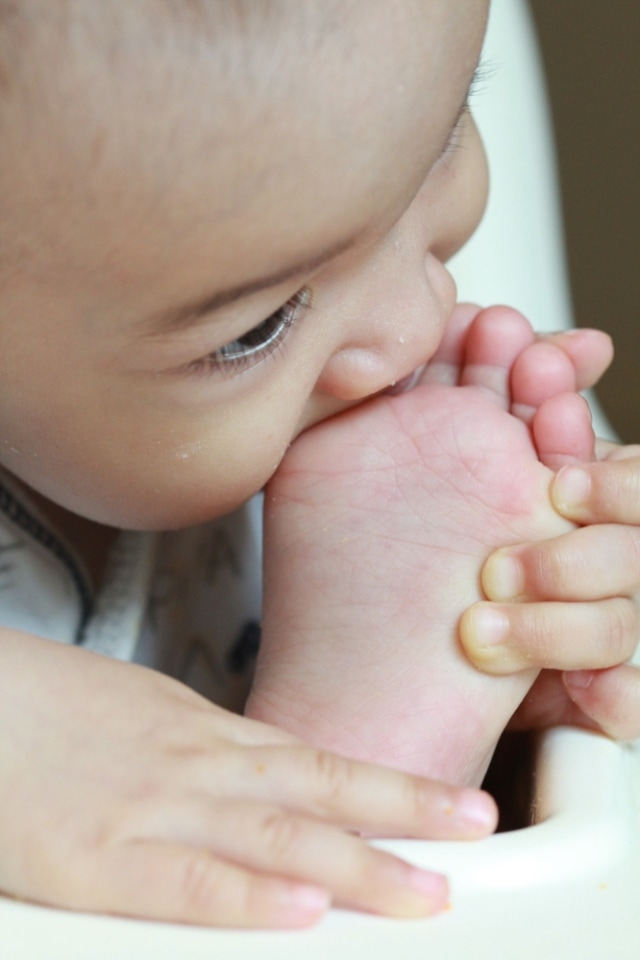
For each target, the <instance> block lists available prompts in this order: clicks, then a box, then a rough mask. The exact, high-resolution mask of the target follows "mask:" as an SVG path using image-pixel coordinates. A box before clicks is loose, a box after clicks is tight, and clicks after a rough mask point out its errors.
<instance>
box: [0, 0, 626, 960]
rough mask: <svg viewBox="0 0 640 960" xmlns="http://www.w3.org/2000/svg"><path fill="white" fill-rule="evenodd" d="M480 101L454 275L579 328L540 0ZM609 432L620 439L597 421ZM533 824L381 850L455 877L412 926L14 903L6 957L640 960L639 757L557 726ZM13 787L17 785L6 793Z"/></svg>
mask: <svg viewBox="0 0 640 960" xmlns="http://www.w3.org/2000/svg"><path fill="white" fill-rule="evenodd" d="M486 58H487V60H488V61H490V62H491V63H492V64H493V66H495V68H496V72H495V75H494V76H493V77H492V78H491V80H490V82H489V84H488V88H487V91H486V92H485V94H484V95H483V96H480V97H479V98H478V101H477V103H476V104H475V105H474V106H475V112H476V117H477V120H478V123H479V126H480V129H481V131H482V133H483V135H484V137H485V142H486V144H487V148H488V153H489V158H490V165H491V169H492V180H493V184H494V186H493V189H492V195H491V199H490V203H489V207H488V210H487V215H486V217H485V220H484V223H483V225H482V226H481V228H480V230H479V231H478V233H477V235H476V237H475V238H474V239H473V241H472V242H471V243H470V244H469V245H468V247H467V248H466V249H465V250H464V251H462V253H461V254H459V255H458V256H457V257H456V259H455V261H454V263H453V265H452V268H453V271H454V273H455V275H456V278H457V280H458V284H459V289H460V295H461V298H462V299H469V300H475V301H477V302H480V303H495V302H505V303H509V304H512V305H514V306H516V307H518V308H520V309H522V310H523V311H524V313H525V314H527V315H528V316H529V317H530V318H531V320H532V321H533V324H534V326H535V327H537V328H538V329H548V330H557V329H560V328H565V327H568V326H570V325H571V323H572V316H571V307H570V298H569V293H568V284H567V279H566V273H565V264H564V256H563V244H562V230H561V225H560V216H559V205H558V198H557V188H556V179H555V168H554V159H553V150H552V149H551V136H550V128H549V120H548V114H547V106H546V101H545V95H544V85H543V81H542V77H541V72H540V66H539V62H538V59H537V54H536V48H535V43H534V42H532V26H531V22H530V19H529V15H528V11H527V8H526V6H525V0H494V4H493V11H492V15H491V22H490V27H489V33H488V36H487V41H486ZM596 423H597V427H598V432H599V433H600V434H601V435H603V434H607V435H610V436H612V435H613V432H612V431H611V429H610V428H609V427H608V425H607V423H606V421H605V419H604V417H603V416H602V414H601V413H600V411H599V410H596ZM533 767H534V769H533V781H534V787H533V796H532V825H531V826H527V827H524V828H523V829H520V830H516V831H513V832H510V833H502V834H499V835H496V836H494V837H490V838H489V839H487V840H485V841H482V842H480V843H476V844H468V845H467V844H453V843H423V842H417V841H406V842H390V841H384V842H381V844H380V845H381V846H385V847H388V848H391V849H394V850H396V851H398V852H400V853H401V854H402V855H403V856H405V857H406V858H407V859H410V860H412V861H414V862H415V863H418V864H421V865H424V866H429V867H432V868H435V869H440V870H442V871H444V872H445V873H447V874H448V875H449V877H450V879H451V884H452V893H453V897H452V904H453V905H452V909H451V910H450V911H449V912H447V913H445V914H443V915H441V916H439V917H436V918H434V919H431V920H425V921H410V922H401V921H395V920H384V919H380V918H376V917H366V916H361V915H356V914H350V913H344V912H339V911H334V912H333V913H332V914H330V915H329V916H328V917H327V918H326V919H325V920H324V921H323V922H322V923H321V924H320V925H319V926H318V927H316V928H315V929H313V930H310V931H308V932H302V933H301V932H296V933H244V932H232V931H211V930H203V929H197V928H187V927H178V926H171V925H163V924H152V923H143V922H138V921H128V920H121V919H112V918H106V917H94V916H88V915H77V914H70V913H64V912H61V911H55V910H47V909H44V908H40V907H36V906H31V905H28V904H23V903H16V902H14V901H11V900H7V899H2V898H1V897H0V957H1V958H2V960H114V958H117V960H147V958H153V960H205V958H206V960H211V958H213V957H215V958H218V960H263V958H267V957H269V958H270V957H274V958H276V957H277V958H278V960H299V958H300V957H304V958H305V960H328V958H331V960H347V958H353V957H357V958H360V957H366V958H367V960H388V958H390V957H393V958H394V960H405V958H407V960H408V958H415V957H419V956H425V957H428V958H429V960H466V958H469V960H561V958H562V960H637V958H638V957H640V909H639V908H638V902H639V901H640V748H639V747H638V746H637V745H624V746H623V745H618V744H614V743H611V742H610V741H608V740H607V739H605V738H604V737H600V736H597V735H592V734H588V733H584V732H581V731H577V730H568V729H558V730H555V731H552V732H551V733H548V734H546V735H544V736H543V737H542V738H541V739H540V743H539V749H538V752H537V756H536V757H535V759H534V760H533ZM7 788H10V787H9V786H8V785H6V784H5V785H3V789H7Z"/></svg>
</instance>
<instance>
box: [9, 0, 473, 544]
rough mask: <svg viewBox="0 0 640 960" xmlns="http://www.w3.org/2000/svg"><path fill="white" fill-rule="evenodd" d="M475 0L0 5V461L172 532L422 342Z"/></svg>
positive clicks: (457, 162)
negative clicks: (168, 528)
mask: <svg viewBox="0 0 640 960" xmlns="http://www.w3.org/2000/svg"><path fill="white" fill-rule="evenodd" d="M486 7H487V3H486V2H485V0H395V2H394V0H265V2H262V3H256V2H255V0H189V2H177V0H176V2H173V0H100V3H96V2H93V0H14V2H12V3H4V2H2V0H0V344H1V349H0V462H1V463H2V464H3V465H4V466H5V467H6V468H7V469H8V470H10V471H11V472H12V473H13V474H15V475H16V476H17V477H19V478H21V479H22V480H23V481H24V482H25V483H27V484H28V485H30V486H32V487H33V488H34V489H35V490H37V491H39V492H40V493H41V494H42V495H44V496H45V497H46V498H49V499H51V500H53V501H55V502H57V503H59V504H61V505H62V506H64V507H66V508H67V509H69V510H71V511H73V512H77V513H80V514H83V515H85V516H88V517H90V518H92V519H95V520H98V521H101V522H104V523H109V524H113V525H117V526H124V527H134V528H145V527H176V526H182V525H187V524H191V523H196V522H199V521H202V520H205V519H208V518H210V517H213V516H216V515H218V514H221V513H225V512H227V511H228V510H230V509H231V508H233V507H234V506H236V505H237V504H239V503H240V502H242V501H243V500H245V499H246V498H247V497H249V496H250V495H252V494H253V493H254V492H256V491H257V490H258V489H260V487H261V486H262V485H263V484H264V483H265V481H266V480H267V479H268V477H269V476H270V475H271V474H272V472H273V471H274V469H275V467H276V465H277V463H278V462H279V459H280V458H281V456H282V454H283V452H284V451H285V449H286V447H287V445H288V444H289V443H290V442H291V440H292V439H293V438H295V436H296V435H297V434H298V433H299V432H300V431H302V430H304V429H305V428H306V427H309V426H310V425H312V424H313V423H316V422H317V421H319V420H321V419H324V418H325V417H327V416H330V415H331V414H333V413H335V412H337V411H340V410H342V409H344V408H346V407H348V406H350V405H352V404H354V403H358V402H360V401H361V400H363V399H364V398H366V397H368V396H370V395H372V394H375V393H377V392H379V391H381V390H384V389H385V388H386V387H388V386H389V384H391V383H394V382H396V381H398V380H400V379H402V378H403V377H405V376H407V375H408V374H410V373H411V372H412V371H413V370H414V369H415V368H416V367H417V366H419V365H420V364H421V363H423V362H424V361H425V360H427V359H428V358H429V357H430V356H431V354H432V353H433V351H434V349H435V348H436V346H437V344H438V342H439V340H440V336H441V333H442V329H443V325H444V323H445V322H446V320H447V319H448V317H449V315H450V313H451V310H452V306H453V301H454V296H455V291H454V287H453V284H452V281H451V279H450V277H449V275H448V274H447V272H446V270H445V268H444V266H443V263H444V261H445V260H446V259H447V257H449V256H450V255H451V253H453V252H454V251H455V250H456V249H457V248H458V247H459V246H460V245H461V244H462V243H463V242H464V241H465V240H466V238H467V237H468V236H469V235H470V233H471V232H472V231H473V229H474V227H475V225H476V223H477V221H478V219H479V217H480V214H481V212H482V209H483V206H484V200H485V191H486V176H485V167H484V159H483V155H482V149H481V147H480V144H479V141H478V137H477V134H476V132H475V129H474V127H473V124H472V121H471V119H470V118H469V116H468V115H467V113H465V112H464V110H463V109H462V108H463V104H464V103H465V98H466V95H467V91H468V88H469V85H470V82H471V79H472V76H473V74H474V70H475V67H476V64H477V60H478V56H479V52H480V46H481V42H482V35H483V30H484V23H485V17H486ZM456 147H459V149H456Z"/></svg>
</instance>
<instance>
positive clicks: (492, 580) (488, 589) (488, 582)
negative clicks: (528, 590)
mask: <svg viewBox="0 0 640 960" xmlns="http://www.w3.org/2000/svg"><path fill="white" fill-rule="evenodd" d="M482 586H483V589H484V592H485V593H486V595H487V597H488V598H489V600H498V601H500V600H503V601H505V600H516V599H517V598H518V597H520V596H521V595H522V594H523V593H524V570H523V569H522V564H521V563H520V561H519V560H518V558H517V557H515V556H513V554H510V553H509V552H508V551H507V550H499V551H497V552H496V553H494V554H493V555H492V556H491V557H489V559H488V560H487V562H486V563H485V565H484V568H483V570H482Z"/></svg>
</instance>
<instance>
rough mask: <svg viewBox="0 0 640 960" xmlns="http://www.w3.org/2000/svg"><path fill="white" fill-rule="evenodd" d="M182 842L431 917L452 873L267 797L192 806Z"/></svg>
mask: <svg viewBox="0 0 640 960" xmlns="http://www.w3.org/2000/svg"><path fill="white" fill-rule="evenodd" d="M179 823H180V837H179V839H180V842H181V844H189V845H190V846H191V847H206V848H207V849H209V850H210V851H211V853H212V854H214V855H215V857H216V858H219V859H221V860H222V861H224V862H233V863H235V864H237V865H240V866H241V867H242V868H244V869H247V870H249V871H250V872H251V873H256V874H261V875H264V874H269V875H270V876H277V877H281V878H286V879H288V880H291V881H295V882H296V883H302V884H306V885H311V886H312V887H313V888H319V889H322V890H326V891H328V892H329V893H330V895H331V898H332V900H333V901H334V902H335V903H339V904H340V905H342V906H348V907H350V908H355V909H359V910H367V911H370V912H374V913H383V914H386V915H389V916H407V917H408V916H428V915H429V914H431V913H434V912H436V911H437V910H440V909H442V908H443V907H444V905H445V904H446V902H447V897H448V887H447V883H446V879H445V878H444V877H442V876H441V875H440V874H435V873H432V872H430V871H423V870H419V869H417V868H415V867H413V866H411V865H410V864H408V863H405V862H404V861H402V860H400V859H399V858H397V857H395V856H393V855H391V854H389V853H387V852H384V851H382V850H377V849H375V848H374V847H372V846H370V845H369V844H368V843H367V842H366V841H365V840H363V839H361V838H360V837H357V836H354V835H352V834H349V833H346V832H344V831H343V830H341V829H339V828H336V827H333V826H329V825H327V824H326V823H322V822H319V821H317V820H314V819H312V818H310V817H304V816H299V815H297V814H295V813H291V812H289V811H287V810H285V809H283V808H282V807H281V806H278V805H275V804H266V803H262V802H256V803H253V802H247V801H243V802H237V801H236V800H229V801H226V802H223V803H213V804H207V803H204V802H201V803H200V804H198V805H195V806H194V805H192V806H191V808H190V811H189V816H188V817H184V816H183V817H180V819H179Z"/></svg>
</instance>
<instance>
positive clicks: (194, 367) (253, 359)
mask: <svg viewBox="0 0 640 960" xmlns="http://www.w3.org/2000/svg"><path fill="white" fill-rule="evenodd" d="M310 301H311V294H310V291H309V289H308V287H303V288H302V290H299V291H298V292H297V293H295V294H294V295H293V296H292V297H291V298H290V299H289V300H287V302H286V303H285V304H284V305H283V306H282V307H279V308H278V309H277V310H276V311H274V313H272V314H270V315H269V316H268V317H267V318H266V320H263V321H262V322H261V323H259V324H258V325H257V326H255V327H253V328H252V329H251V330H248V331H247V333H243V334H242V336H241V337H238V338H237V340H231V341H230V342H229V343H225V344H224V346H222V347H218V349H217V350H213V351H212V352H211V353H209V354H207V356H206V357H200V358H199V359H198V360H194V361H193V362H192V363H190V364H189V372H192V373H216V372H222V373H232V372H236V371H237V370H244V369H246V368H247V367H250V366H254V365H255V364H257V363H260V361H261V360H264V359H265V357H268V356H269V355H270V354H272V353H273V351H274V350H276V349H277V348H278V347H279V346H280V345H281V344H282V343H283V341H284V339H285V337H286V335H287V332H288V331H289V329H290V328H291V327H292V326H293V324H294V323H295V322H296V321H297V320H298V319H299V318H300V315H301V313H302V310H303V308H304V307H307V306H308V305H309V303H310Z"/></svg>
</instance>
